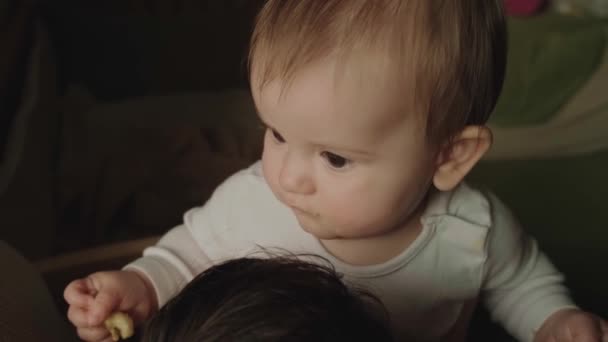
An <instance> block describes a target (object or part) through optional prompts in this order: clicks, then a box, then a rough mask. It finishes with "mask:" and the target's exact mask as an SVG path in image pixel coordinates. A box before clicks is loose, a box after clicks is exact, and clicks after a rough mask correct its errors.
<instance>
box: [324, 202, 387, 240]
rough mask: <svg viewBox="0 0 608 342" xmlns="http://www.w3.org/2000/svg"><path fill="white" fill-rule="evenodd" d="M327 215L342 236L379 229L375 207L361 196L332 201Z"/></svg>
mask: <svg viewBox="0 0 608 342" xmlns="http://www.w3.org/2000/svg"><path fill="white" fill-rule="evenodd" d="M327 215H328V217H329V218H330V221H332V222H331V223H333V225H334V226H335V227H336V229H337V230H339V231H338V232H337V233H339V234H340V235H343V236H351V237H359V236H366V235H369V234H373V233H375V232H376V230H378V229H381V227H379V226H378V223H379V221H381V220H379V218H378V212H377V210H376V208H374V206H373V204H372V203H370V202H368V201H367V199H365V198H362V197H361V196H358V197H355V196H353V197H351V198H350V199H348V200H343V201H336V202H334V205H333V206H332V208H331V210H330V211H329V212H328V213H327Z"/></svg>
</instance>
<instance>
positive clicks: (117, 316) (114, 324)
mask: <svg viewBox="0 0 608 342" xmlns="http://www.w3.org/2000/svg"><path fill="white" fill-rule="evenodd" d="M104 323H105V326H106V329H108V331H109V332H110V334H112V340H113V341H118V340H120V339H121V338H122V339H123V340H124V339H127V338H129V337H131V336H133V320H132V319H131V317H129V315H127V314H126V313H124V312H115V313H113V314H112V315H111V316H110V317H108V319H106V320H105V322H104Z"/></svg>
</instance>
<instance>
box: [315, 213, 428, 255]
mask: <svg viewBox="0 0 608 342" xmlns="http://www.w3.org/2000/svg"><path fill="white" fill-rule="evenodd" d="M420 217H421V214H420V213H418V214H416V215H412V216H411V217H409V218H408V220H407V221H406V222H404V223H402V224H400V225H399V226H398V227H396V228H395V229H393V230H391V231H389V232H387V233H386V234H383V235H378V236H373V237H369V238H361V239H332V240H321V243H322V244H323V246H325V248H326V249H327V251H328V252H329V253H331V254H332V255H333V256H334V257H336V258H338V259H340V260H341V261H343V262H345V263H348V264H351V265H353V266H370V265H377V264H381V263H384V262H387V261H389V260H391V259H392V258H394V257H396V256H398V255H399V254H401V253H402V252H403V251H404V250H406V249H407V248H408V247H409V246H410V245H411V244H412V243H413V242H414V241H415V240H416V238H417V237H418V236H419V235H420V233H421V232H422V223H421V222H420Z"/></svg>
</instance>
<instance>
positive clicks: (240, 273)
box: [142, 257, 392, 342]
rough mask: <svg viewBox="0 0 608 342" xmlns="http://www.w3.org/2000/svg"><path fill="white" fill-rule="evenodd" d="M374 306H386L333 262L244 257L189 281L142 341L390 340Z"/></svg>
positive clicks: (159, 313)
mask: <svg viewBox="0 0 608 342" xmlns="http://www.w3.org/2000/svg"><path fill="white" fill-rule="evenodd" d="M374 307H375V308H376V309H377V308H381V309H384V308H383V307H382V306H381V304H380V302H379V300H378V299H376V298H375V297H373V296H372V295H371V294H369V293H368V292H364V291H360V290H355V289H353V288H350V287H348V286H347V285H345V284H344V283H343V282H342V280H341V278H340V276H339V275H338V274H337V273H336V272H335V271H334V270H333V269H332V268H331V267H328V266H323V265H321V264H319V263H310V262H306V261H303V260H299V259H297V258H295V257H272V258H241V259H235V260H232V261H228V262H226V263H223V264H220V265H217V266H214V267H212V268H210V269H208V270H207V271H205V272H203V273H201V274H200V275H199V276H197V277H196V278H195V279H194V280H193V281H191V282H190V283H189V284H188V285H187V286H186V287H185V288H184V289H183V290H182V291H181V292H180V293H179V294H178V295H177V296H176V297H174V298H173V299H172V300H170V301H169V302H168V303H167V304H166V305H165V306H164V307H162V308H161V309H160V311H159V312H158V313H157V314H156V315H155V316H154V317H153V318H152V319H151V320H150V321H149V322H148V323H147V325H146V328H145V331H144V336H143V339H142V341H143V342H174V341H176V342H177V341H180V342H195V341H196V342H198V341H205V342H211V341H239V342H249V341H296V342H297V341H380V342H382V341H392V337H391V334H390V330H389V328H388V325H387V318H386V312H385V311H382V310H380V311H378V310H374V309H373V308H374ZM379 313H380V314H383V315H384V316H379V315H378V314H379Z"/></svg>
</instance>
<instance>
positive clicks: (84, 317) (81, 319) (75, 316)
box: [68, 306, 90, 328]
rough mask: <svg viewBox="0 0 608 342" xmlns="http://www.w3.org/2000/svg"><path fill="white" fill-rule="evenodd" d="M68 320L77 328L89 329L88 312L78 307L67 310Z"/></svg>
mask: <svg viewBox="0 0 608 342" xmlns="http://www.w3.org/2000/svg"><path fill="white" fill-rule="evenodd" d="M68 320H70V322H72V324H74V326H76V327H77V328H89V327H90V325H89V311H88V310H87V309H85V308H81V307H79V306H70V307H69V308H68Z"/></svg>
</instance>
